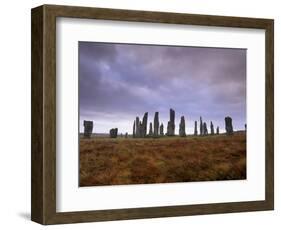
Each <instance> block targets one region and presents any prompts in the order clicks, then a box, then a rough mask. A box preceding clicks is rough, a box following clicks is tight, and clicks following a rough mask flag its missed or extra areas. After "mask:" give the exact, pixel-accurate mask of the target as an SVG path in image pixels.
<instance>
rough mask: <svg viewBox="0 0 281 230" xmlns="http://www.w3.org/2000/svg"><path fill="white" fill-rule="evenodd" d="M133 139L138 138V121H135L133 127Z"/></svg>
mask: <svg viewBox="0 0 281 230" xmlns="http://www.w3.org/2000/svg"><path fill="white" fill-rule="evenodd" d="M133 137H136V121H134V125H133Z"/></svg>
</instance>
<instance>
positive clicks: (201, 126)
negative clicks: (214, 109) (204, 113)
mask: <svg viewBox="0 0 281 230" xmlns="http://www.w3.org/2000/svg"><path fill="white" fill-rule="evenodd" d="M203 134H204V130H203V122H202V117H200V136H202V135H203Z"/></svg>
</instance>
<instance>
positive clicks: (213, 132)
mask: <svg viewBox="0 0 281 230" xmlns="http://www.w3.org/2000/svg"><path fill="white" fill-rule="evenodd" d="M210 128H211V135H214V134H215V130H214V125H213V122H211V125H210Z"/></svg>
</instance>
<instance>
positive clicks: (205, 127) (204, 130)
mask: <svg viewBox="0 0 281 230" xmlns="http://www.w3.org/2000/svg"><path fill="white" fill-rule="evenodd" d="M203 135H208V129H207V124H206V122H204V123H203Z"/></svg>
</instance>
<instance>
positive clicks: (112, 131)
mask: <svg viewBox="0 0 281 230" xmlns="http://www.w3.org/2000/svg"><path fill="white" fill-rule="evenodd" d="M109 135H110V137H111V138H116V137H117V135H118V128H113V129H111V130H110V131H109Z"/></svg>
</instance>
